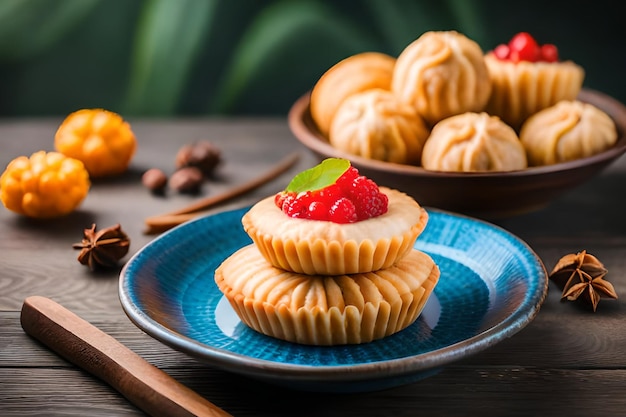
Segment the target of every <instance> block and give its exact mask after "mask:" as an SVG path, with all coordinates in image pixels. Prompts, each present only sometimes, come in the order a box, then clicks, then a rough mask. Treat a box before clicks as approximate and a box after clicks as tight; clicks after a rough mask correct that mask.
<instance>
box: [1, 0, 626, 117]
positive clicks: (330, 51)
mask: <svg viewBox="0 0 626 417" xmlns="http://www.w3.org/2000/svg"><path fill="white" fill-rule="evenodd" d="M618 6H619V2H612V1H609V0H598V1H596V2H593V4H592V3H589V2H587V1H582V0H568V1H565V0H557V1H553V2H545V1H543V2H542V1H539V0H528V1H524V2H519V1H518V2H506V1H501V0H440V1H433V0H353V1H348V0H334V1H333V0H229V1H227V0H1V1H0V116H5V117H6V116H41V115H46V116H47V115H55V116H56V115H65V114H67V113H69V112H71V111H74V110H76V109H78V108H86V107H103V108H108V109H110V110H113V111H118V112H121V113H123V114H125V115H126V116H149V117H163V116H181V115H185V116H187V115H191V116H193V115H250V116H255V115H281V116H284V115H286V113H287V111H288V109H289V106H290V105H291V104H292V103H293V102H294V101H295V100H296V99H297V98H298V97H299V96H300V95H302V94H304V93H305V92H306V91H307V90H309V89H310V88H311V87H312V86H313V84H314V83H315V81H316V80H317V79H318V78H319V77H320V76H321V74H322V73H323V72H324V71H325V70H326V69H328V68H329V67H330V66H332V65H333V64H334V63H336V62H337V61H339V60H340V59H342V58H345V57H346V56H349V55H351V54H354V53H358V52H363V51H367V50H370V51H374V50H375V51H380V52H385V53H388V54H391V55H394V56H397V55H398V54H399V53H400V52H401V51H402V49H403V48H404V47H405V46H406V45H408V44H409V43H410V42H411V41H413V40H414V39H416V38H417V37H419V36H420V35H421V34H422V33H424V32H426V31H428V30H458V31H460V32H463V33H465V34H466V35H467V36H469V37H471V38H472V39H474V40H476V41H477V42H478V43H479V44H480V45H481V47H483V49H485V50H488V49H491V48H493V47H494V46H495V45H497V44H498V43H501V42H506V41H508V39H509V38H510V37H511V36H512V35H514V34H515V33H517V32H519V31H528V32H531V33H532V34H533V35H534V36H535V37H536V38H537V39H538V40H539V41H540V42H542V43H544V42H546V43H547V42H550V43H555V44H556V45H558V46H559V49H560V52H561V56H562V57H563V58H565V59H571V60H573V61H575V62H578V63H579V64H581V65H582V66H583V67H584V68H585V70H586V79H585V86H586V87H589V88H594V89H597V90H600V91H603V92H605V93H608V94H610V95H612V96H614V97H616V98H617V99H618V100H621V101H625V100H626V81H624V77H623V76H622V73H623V72H624V70H625V69H626V54H624V53H623V41H624V39H626V36H625V35H626V29H624V27H623V25H622V24H621V22H620V19H621V17H620V16H621V14H620V13H619V11H618V10H617V7H618Z"/></svg>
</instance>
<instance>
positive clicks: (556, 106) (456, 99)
mask: <svg viewBox="0 0 626 417" xmlns="http://www.w3.org/2000/svg"><path fill="white" fill-rule="evenodd" d="M584 77H585V72H584V69H583V68H582V67H581V66H580V65H578V64H576V63H574V62H573V61H567V60H565V61H564V60H560V58H559V54H558V49H557V48H556V46H554V45H553V44H543V45H541V44H539V43H537V42H536V41H535V39H534V38H533V37H532V36H531V35H530V34H528V33H526V32H522V33H519V34H517V35H515V36H514V37H513V38H512V39H511V40H510V41H509V42H508V43H507V44H501V45H498V47H496V48H494V50H492V51H488V52H483V50H482V49H481V47H480V46H479V45H478V44H477V43H476V42H475V41H473V40H472V39H470V38H468V37H467V36H465V35H464V34H462V33H459V32H457V31H430V32H426V33H424V34H422V35H421V36H420V37H419V38H417V39H416V40H415V41H413V42H412V43H410V44H409V45H408V46H407V47H406V48H405V49H404V50H403V51H402V52H401V53H400V54H399V55H398V56H397V57H392V56H389V55H387V54H384V53H379V52H364V53H359V54H356V55H353V56H350V57H348V58H346V59H344V60H342V61H340V62H338V63H336V64H335V65H333V66H332V67H331V68H330V69H329V70H327V71H326V72H325V73H324V74H323V75H322V76H321V78H320V79H319V80H318V82H317V83H316V84H315V86H314V88H313V90H312V92H311V100H310V112H311V116H312V118H313V121H314V122H315V123H316V125H317V127H318V129H319V131H320V132H321V133H322V135H324V136H325V137H326V138H327V139H328V141H329V143H330V144H331V145H332V146H334V147H336V148H338V149H340V150H342V151H345V152H347V153H349V154H353V155H357V156H361V157H364V158H369V159H376V160H381V161H387V162H394V163H400V164H411V165H418V166H422V167H423V168H425V169H428V170H436V171H462V172H471V171H513V170H521V169H525V168H527V167H529V166H538V165H546V164H554V163H559V162H566V161H571V160H574V159H578V158H583V157H587V156H591V155H594V154H597V153H600V152H602V151H604V150H606V149H608V148H610V147H612V146H613V145H614V144H615V142H617V138H618V133H617V129H616V126H615V123H614V122H613V120H612V119H611V117H609V115H607V114H606V113H605V112H604V111H602V110H601V109H599V108H597V107H595V106H593V105H591V104H588V103H584V102H581V101H579V100H577V96H578V93H579V92H580V90H581V88H582V85H583V81H584Z"/></svg>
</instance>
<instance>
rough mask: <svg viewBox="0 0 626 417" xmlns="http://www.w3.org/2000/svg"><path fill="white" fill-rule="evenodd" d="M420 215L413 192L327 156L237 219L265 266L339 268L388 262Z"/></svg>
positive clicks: (363, 268) (415, 230)
mask: <svg viewBox="0 0 626 417" xmlns="http://www.w3.org/2000/svg"><path fill="white" fill-rule="evenodd" d="M427 220H428V214H427V213H426V211H425V210H424V209H423V208H422V207H421V206H420V205H419V204H418V203H417V202H416V201H415V200H414V199H413V198H411V197H409V196H407V195H406V194H404V193H401V192H399V191H397V190H392V189H388V188H385V187H378V185H377V184H376V183H375V182H374V181H372V180H371V179H369V178H367V177H365V176H362V175H359V173H358V170H357V169H356V168H355V167H352V166H351V165H350V162H349V161H347V160H343V159H337V158H329V159H327V160H325V161H323V162H322V163H321V164H320V165H318V166H316V167H314V168H312V169H310V170H307V171H304V172H302V173H300V174H299V175H298V176H296V177H295V178H294V180H293V181H292V183H291V184H290V185H289V186H288V187H287V188H286V190H284V191H282V192H280V193H278V194H277V195H276V196H271V197H267V198H266V199H264V200H262V201H260V202H259V203H257V204H255V205H254V206H253V207H252V208H251V209H250V210H249V211H248V212H247V213H246V214H245V215H244V216H243V218H242V223H243V225H244V229H245V230H246V232H247V233H248V234H249V235H250V237H251V238H252V240H253V241H254V243H255V244H256V245H257V246H258V248H259V250H260V251H261V253H262V254H263V256H264V257H265V258H266V259H267V260H268V261H269V262H270V263H271V264H272V265H274V266H276V267H278V268H282V269H285V270H289V271H292V272H297V273H304V274H310V275H313V274H322V275H340V274H354V273H362V272H371V271H375V270H378V269H382V268H386V267H389V266H391V265H393V264H394V263H395V262H396V261H397V260H399V259H401V258H402V257H403V256H404V255H405V254H406V253H407V252H408V251H409V250H410V249H412V248H413V244H414V242H415V239H416V238H417V236H418V235H419V234H420V233H421V232H422V231H423V229H424V228H425V226H426V222H427Z"/></svg>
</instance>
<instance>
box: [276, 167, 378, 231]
mask: <svg viewBox="0 0 626 417" xmlns="http://www.w3.org/2000/svg"><path fill="white" fill-rule="evenodd" d="M274 202H275V204H276V206H278V207H279V208H280V209H281V210H282V211H283V212H285V213H286V214H287V215H288V216H290V217H294V218H303V219H310V220H329V221H332V222H335V223H352V222H356V221H358V220H366V219H369V218H371V217H376V216H379V215H381V214H384V213H386V212H387V205H388V200H387V196H386V195H384V194H382V193H381V192H380V190H379V188H378V185H376V183H375V182H374V181H372V180H371V179H369V178H367V177H365V176H362V175H359V171H358V170H357V169H356V168H354V167H350V168H349V169H348V170H347V171H346V172H344V174H343V175H342V176H341V177H339V178H338V179H337V182H336V183H335V184H332V185H329V186H328V187H325V188H323V189H321V190H316V191H305V192H302V193H299V194H298V195H296V194H295V193H294V192H286V191H283V192H281V193H278V194H277V195H276V197H274Z"/></svg>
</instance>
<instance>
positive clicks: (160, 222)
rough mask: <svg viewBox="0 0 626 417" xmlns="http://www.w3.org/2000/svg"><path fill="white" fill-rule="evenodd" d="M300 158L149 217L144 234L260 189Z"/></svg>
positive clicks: (293, 157) (293, 156)
mask: <svg viewBox="0 0 626 417" xmlns="http://www.w3.org/2000/svg"><path fill="white" fill-rule="evenodd" d="M299 158H300V154H299V153H298V152H294V153H292V154H290V155H287V156H286V157H285V158H283V159H282V160H280V161H279V162H278V163H276V165H274V166H273V167H272V168H270V170H269V171H267V172H265V173H264V174H263V175H260V176H257V177H255V178H254V179H252V180H250V181H248V182H245V183H243V184H240V185H237V186H235V187H233V188H231V189H229V190H227V191H225V192H223V193H221V194H217V195H213V196H209V197H205V198H202V199H200V200H198V201H196V202H195V203H193V204H190V205H188V206H185V207H183V208H181V209H179V210H175V211H171V212H169V213H164V214H159V215H156V216H151V217H147V218H146V219H145V224H146V226H147V228H146V230H145V232H144V233H146V234H155V233H161V232H164V231H166V230H168V229H171V228H172V227H174V226H177V225H179V224H181V223H184V222H186V221H188V220H191V219H193V218H194V217H196V216H198V215H199V214H200V212H201V211H203V210H207V209H209V208H211V207H213V206H215V205H217V204H220V203H223V202H225V201H228V200H231V199H233V198H235V197H238V196H240V195H242V194H245V193H247V192H249V191H251V190H253V189H255V188H257V187H260V186H261V185H264V184H266V183H268V182H270V181H271V180H273V179H275V178H276V177H278V176H279V175H281V174H282V173H284V172H285V171H287V170H288V169H289V168H291V167H292V166H293V165H294V164H295V163H296V162H297V161H298V159H299Z"/></svg>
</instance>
